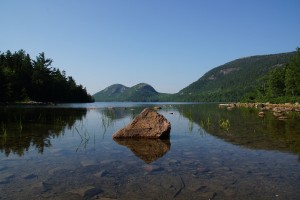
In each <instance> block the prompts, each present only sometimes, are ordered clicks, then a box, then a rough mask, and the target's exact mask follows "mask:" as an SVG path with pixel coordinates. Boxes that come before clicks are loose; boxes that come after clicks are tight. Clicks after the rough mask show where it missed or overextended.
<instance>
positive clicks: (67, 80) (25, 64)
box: [0, 50, 93, 103]
mask: <svg viewBox="0 0 300 200" xmlns="http://www.w3.org/2000/svg"><path fill="white" fill-rule="evenodd" d="M51 64H52V59H49V58H46V57H45V54H44V53H40V54H39V56H37V57H36V59H35V60H33V59H31V58H30V55H29V54H26V52H25V51H24V50H20V51H18V52H15V53H11V52H10V51H7V52H5V53H1V55H0V102H26V101H38V102H54V103H58V102H91V101H93V99H92V97H91V96H90V95H89V94H88V93H87V91H86V88H84V87H83V86H82V85H77V84H76V82H75V80H74V79H73V78H72V76H67V75H66V72H65V71H60V70H59V69H58V68H52V67H51Z"/></svg>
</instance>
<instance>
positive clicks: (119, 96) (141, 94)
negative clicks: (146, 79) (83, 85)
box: [93, 83, 160, 102]
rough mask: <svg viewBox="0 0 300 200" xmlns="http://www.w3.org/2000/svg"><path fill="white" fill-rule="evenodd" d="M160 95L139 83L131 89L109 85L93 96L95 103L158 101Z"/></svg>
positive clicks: (119, 85)
mask: <svg viewBox="0 0 300 200" xmlns="http://www.w3.org/2000/svg"><path fill="white" fill-rule="evenodd" d="M159 96H160V93H159V92H157V91H156V90H155V89H154V88H153V87H152V86H151V85H149V84H146V83H139V84H137V85H135V86H133V87H126V86H124V85H121V84H114V85H111V86H109V87H107V88H105V89H104V90H102V91H100V92H97V93H96V94H94V95H93V97H94V99H95V101H135V102H148V101H158V100H159Z"/></svg>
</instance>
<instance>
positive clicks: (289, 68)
mask: <svg viewBox="0 0 300 200" xmlns="http://www.w3.org/2000/svg"><path fill="white" fill-rule="evenodd" d="M246 96H247V97H246V101H260V102H267V101H269V102H272V103H287V102H290V103H294V102H298V103H299V102H300V48H297V51H296V54H295V56H294V57H292V58H291V59H290V61H289V62H288V63H287V64H285V65H284V66H283V67H277V68H274V69H273V70H271V71H270V72H269V73H268V74H267V75H266V76H264V77H263V78H262V79H261V80H260V81H259V84H258V86H257V90H256V91H255V92H254V93H252V94H248V95H246Z"/></svg>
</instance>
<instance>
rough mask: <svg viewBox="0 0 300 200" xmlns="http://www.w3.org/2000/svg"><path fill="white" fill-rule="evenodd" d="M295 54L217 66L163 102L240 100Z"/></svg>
mask: <svg viewBox="0 0 300 200" xmlns="http://www.w3.org/2000/svg"><path fill="white" fill-rule="evenodd" d="M294 55H295V52H291V53H281V54H273V55H262V56H251V57H246V58H240V59H237V60H234V61H231V62H229V63H226V64H224V65H221V66H219V67H216V68H214V69H212V70H210V71H209V72H207V73H206V74H205V75H204V76H202V77H201V78H200V79H199V80H198V81H196V82H194V83H192V84H191V85H189V86H187V87H186V88H184V89H182V90H181V91H179V92H178V93H177V94H175V95H173V96H172V97H171V98H170V97H167V98H166V99H165V100H171V99H175V100H176V101H198V102H229V101H241V100H242V99H243V98H244V96H245V94H247V93H250V92H253V91H255V90H256V87H257V85H258V84H259V83H260V82H261V78H262V77H264V76H265V75H267V74H268V73H269V72H270V71H271V70H272V69H282V68H283V67H284V66H285V64H286V63H287V62H288V61H289V60H290V59H291V58H292V57H293V56H294Z"/></svg>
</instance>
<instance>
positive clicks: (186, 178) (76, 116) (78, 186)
mask: <svg viewBox="0 0 300 200" xmlns="http://www.w3.org/2000/svg"><path fill="white" fill-rule="evenodd" d="M153 106H161V107H162V109H161V110H159V111H158V112H159V113H161V114H162V115H164V116H165V117H166V118H167V119H168V120H169V121H170V122H171V132H170V139H165V140H160V139H151V140H145V139H139V140H137V139H127V140H124V139H123V140H113V139H112V134H113V133H115V132H116V131H117V130H119V129H121V128H123V127H124V126H125V125H127V124H128V123H129V122H130V121H131V120H132V119H133V118H134V117H135V116H136V115H137V114H139V113H140V112H141V111H142V110H143V109H144V108H146V107H153ZM258 112H259V110H257V109H253V108H239V109H233V110H231V111H229V110H227V109H222V108H219V107H218V104H205V103H199V104H192V103H186V104H183V103H91V104H61V105H56V106H2V107H0V136H1V138H0V199H103V200H104V199H106V200H108V199H207V200H208V199H285V200H286V199H299V196H300V123H299V122H300V113H297V112H294V113H290V114H289V119H288V120H284V121H279V120H277V119H276V118H275V117H274V116H273V115H272V113H267V114H266V115H265V117H263V118H261V117H259V116H258Z"/></svg>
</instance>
